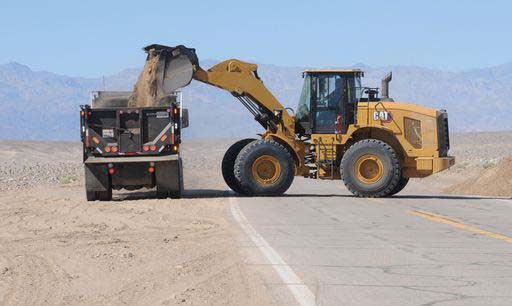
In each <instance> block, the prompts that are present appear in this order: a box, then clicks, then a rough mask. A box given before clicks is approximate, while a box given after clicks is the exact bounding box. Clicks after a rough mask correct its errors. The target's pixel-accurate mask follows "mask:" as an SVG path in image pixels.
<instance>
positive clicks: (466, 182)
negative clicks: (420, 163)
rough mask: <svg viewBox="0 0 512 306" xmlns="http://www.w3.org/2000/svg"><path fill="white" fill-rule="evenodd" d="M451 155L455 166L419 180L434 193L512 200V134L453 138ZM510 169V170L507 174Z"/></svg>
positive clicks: (488, 134)
mask: <svg viewBox="0 0 512 306" xmlns="http://www.w3.org/2000/svg"><path fill="white" fill-rule="evenodd" d="M450 141H451V149H450V155H453V156H455V158H456V164H455V166H453V167H452V168H450V169H448V170H447V171H443V172H441V173H439V174H436V175H433V176H430V177H427V178H425V179H422V180H419V181H420V182H421V183H422V184H423V185H424V187H425V188H426V189H427V190H429V191H432V192H443V193H451V194H461V195H462V194H469V195H472V194H476V195H488V196H506V197H512V174H511V173H512V165H510V164H509V163H507V162H506V161H505V159H507V158H509V157H510V156H512V132H488V133H463V134H454V135H451V139H450ZM507 169H510V170H507Z"/></svg>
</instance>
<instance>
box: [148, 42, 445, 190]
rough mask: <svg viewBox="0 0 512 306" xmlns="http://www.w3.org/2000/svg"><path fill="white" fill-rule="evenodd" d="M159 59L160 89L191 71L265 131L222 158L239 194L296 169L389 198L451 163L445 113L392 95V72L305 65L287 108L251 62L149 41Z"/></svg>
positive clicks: (288, 177) (285, 181)
mask: <svg viewBox="0 0 512 306" xmlns="http://www.w3.org/2000/svg"><path fill="white" fill-rule="evenodd" d="M145 50H146V52H148V54H149V55H148V59H149V58H150V57H151V58H152V59H155V58H157V59H158V64H157V65H156V67H157V69H156V71H157V72H156V75H157V76H159V77H157V78H156V79H155V80H154V82H155V83H154V84H153V85H155V86H156V87H157V88H158V90H154V91H153V92H159V91H161V92H162V94H167V93H170V92H172V91H174V90H176V89H177V88H181V87H184V86H186V85H188V84H189V83H190V82H191V80H192V79H195V80H197V81H200V82H203V83H206V84H209V85H213V86H216V87H218V88H222V89H224V90H227V91H229V92H230V93H231V94H232V95H233V96H234V97H235V98H236V99H238V100H239V101H240V103H242V104H243V105H244V106H245V107H246V108H247V110H248V111H249V112H250V113H251V114H252V115H253V116H254V119H255V120H256V121H258V122H259V123H260V124H261V125H262V126H263V128H264V129H265V132H264V133H263V134H262V135H261V139H243V140H240V141H238V142H236V143H235V144H233V145H232V146H231V147H230V148H229V149H228V150H227V152H226V154H225V156H224V159H223V161H222V174H223V176H224V179H225V181H226V183H227V185H228V186H229V187H230V188H231V189H233V190H234V191H235V192H237V193H240V194H244V195H252V196H270V195H280V194H283V193H284V192H286V190H287V189H288V188H289V187H290V185H291V184H292V182H293V178H294V176H303V177H306V178H312V179H329V180H333V179H343V181H344V183H345V185H346V187H347V188H348V190H350V191H351V192H352V193H353V194H354V195H356V196H358V197H386V196H391V195H393V194H396V193H398V192H399V191H401V190H402V189H403V188H404V187H405V186H406V184H407V182H408V181H409V178H413V177H426V176H428V175H431V174H433V173H436V172H439V171H442V170H444V169H447V168H449V167H450V166H452V165H453V164H454V162H455V158H454V157H452V156H449V155H448V150H449V134H448V116H447V113H446V111H444V110H435V109H432V108H428V107H424V106H420V105H415V104H410V103H402V102H394V101H393V99H391V98H390V97H389V89H388V88H389V82H390V81H391V74H389V75H387V76H386V77H385V78H384V79H383V80H382V94H381V95H380V97H379V90H378V89H377V88H368V87H363V86H362V85H361V78H362V77H363V76H364V73H363V71H361V70H358V69H350V70H337V69H335V70H306V71H304V73H303V78H304V86H303V89H302V93H301V96H300V100H299V104H298V107H297V110H296V112H295V113H294V114H293V112H292V110H290V109H286V108H285V107H283V105H281V103H279V101H278V100H277V99H276V98H275V97H274V96H273V95H272V93H271V92H270V91H269V90H268V89H267V87H266V86H265V85H264V84H263V81H262V80H261V79H260V77H259V75H258V71H257V65H255V64H252V63H247V62H243V61H240V60H236V59H230V60H226V61H223V62H221V63H219V64H217V65H215V66H213V67H211V68H210V69H208V70H204V69H203V68H201V67H200V65H199V61H198V58H197V55H196V53H195V49H192V48H187V47H185V46H182V45H180V46H176V47H167V46H162V45H151V46H148V47H146V48H145Z"/></svg>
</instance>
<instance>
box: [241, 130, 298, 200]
mask: <svg viewBox="0 0 512 306" xmlns="http://www.w3.org/2000/svg"><path fill="white" fill-rule="evenodd" d="M294 175H295V163H294V161H293V158H292V155H291V154H290V151H288V149H287V148H285V147H284V146H283V145H281V144H280V143H278V142H275V141H273V140H256V141H253V142H251V143H249V144H248V145H246V146H245V147H244V148H243V149H242V150H241V151H240V153H239V154H238V157H237V158H236V161H235V177H236V179H237V180H238V181H239V182H240V186H241V187H242V192H243V193H244V194H246V195H251V196H277V195H281V194H283V193H284V192H286V190H288V188H289V187H290V185H291V184H292V182H293V177H294Z"/></svg>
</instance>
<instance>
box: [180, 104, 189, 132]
mask: <svg viewBox="0 0 512 306" xmlns="http://www.w3.org/2000/svg"><path fill="white" fill-rule="evenodd" d="M186 127H188V109H187V108H182V109H181V128H182V129H184V128H186Z"/></svg>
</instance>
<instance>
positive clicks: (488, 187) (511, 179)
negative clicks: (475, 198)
mask: <svg viewBox="0 0 512 306" xmlns="http://www.w3.org/2000/svg"><path fill="white" fill-rule="evenodd" d="M445 191H446V192H448V193H452V194H476V195H488V196H504V197H512V156H508V157H506V158H503V159H502V160H501V161H500V162H499V163H498V164H497V165H496V166H492V167H488V168H486V169H485V168H484V169H483V170H481V171H480V172H479V173H478V174H476V175H473V176H471V177H469V178H468V179H466V180H464V181H462V182H460V183H458V184H455V185H453V186H451V187H448V188H447V189H445Z"/></svg>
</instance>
